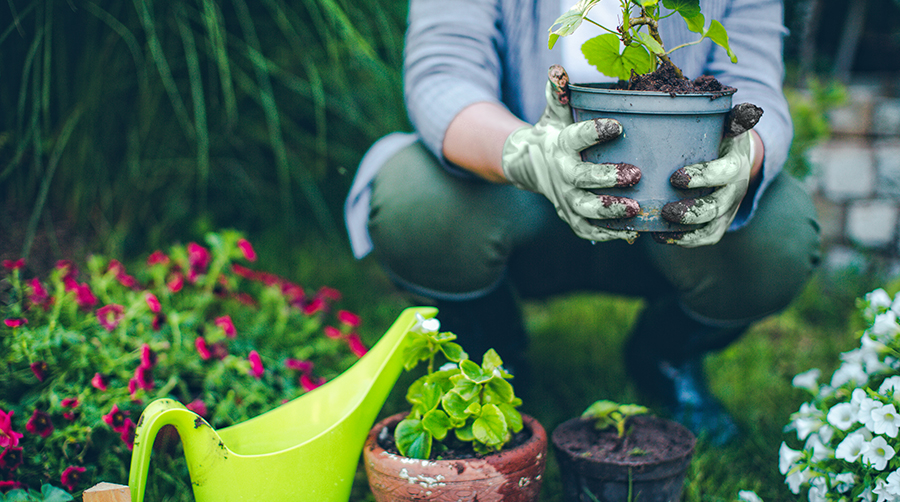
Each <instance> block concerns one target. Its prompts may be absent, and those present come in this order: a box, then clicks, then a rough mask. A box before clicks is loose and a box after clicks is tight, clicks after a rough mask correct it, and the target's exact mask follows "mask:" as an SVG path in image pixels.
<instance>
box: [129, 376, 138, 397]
mask: <svg viewBox="0 0 900 502" xmlns="http://www.w3.org/2000/svg"><path fill="white" fill-rule="evenodd" d="M137 390H138V381H137V378H131V379H130V380H128V393H129V394H131V399H134V395H135V394H137Z"/></svg>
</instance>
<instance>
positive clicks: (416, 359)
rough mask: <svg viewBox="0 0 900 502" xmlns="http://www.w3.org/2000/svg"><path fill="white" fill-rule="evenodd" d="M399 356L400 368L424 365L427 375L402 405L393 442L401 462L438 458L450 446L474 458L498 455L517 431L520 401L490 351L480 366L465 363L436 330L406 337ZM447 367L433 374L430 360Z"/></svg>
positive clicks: (465, 358) (445, 335)
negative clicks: (464, 448)
mask: <svg viewBox="0 0 900 502" xmlns="http://www.w3.org/2000/svg"><path fill="white" fill-rule="evenodd" d="M411 337H412V338H411V340H410V343H409V344H408V345H407V348H406V352H405V354H404V355H405V361H406V365H405V367H406V369H407V370H411V369H412V368H414V367H415V366H417V365H418V364H419V363H420V362H421V361H428V371H427V372H426V374H425V375H423V376H422V377H420V378H418V379H417V380H416V381H414V382H413V383H412V384H411V385H410V386H409V389H408V391H407V393H406V400H407V401H408V402H409V403H410V404H411V405H412V409H411V410H410V413H409V415H407V416H406V418H405V419H403V420H402V421H401V422H400V423H398V424H397V427H396V429H395V430H394V440H395V442H396V445H397V449H398V450H399V451H400V453H401V454H403V455H404V456H407V457H412V458H420V459H428V458H431V457H432V456H436V457H439V456H440V454H441V452H442V451H445V450H447V448H448V445H450V444H453V443H459V444H469V445H471V447H472V449H473V450H474V451H475V452H476V453H478V454H488V453H491V452H496V451H499V450H500V449H502V448H503V446H504V445H506V444H507V443H508V442H509V441H510V439H512V435H513V434H514V433H517V432H519V431H521V430H522V427H523V424H522V415H521V413H519V411H518V410H516V407H517V406H519V405H520V404H521V403H522V401H521V399H519V398H517V397H516V396H515V392H514V390H513V386H512V384H510V383H509V381H508V380H509V379H511V378H512V375H511V374H510V373H508V372H507V371H506V370H505V369H503V361H502V360H501V359H500V356H499V355H498V354H497V352H496V351H495V350H494V349H490V350H488V351H487V352H486V353H485V354H484V357H483V360H482V363H481V365H479V364H477V363H475V362H474V361H471V360H470V359H469V356H468V354H467V353H466V352H465V351H464V350H463V349H462V347H461V346H460V345H459V344H457V343H455V342H454V341H453V340H455V339H456V335H454V334H453V333H449V332H443V333H442V332H439V331H437V330H427V329H424V330H419V331H413V332H412V333H411ZM439 353H440V354H442V355H443V356H444V357H445V358H446V359H447V360H448V361H449V362H448V363H447V364H445V365H444V366H443V367H441V368H439V369H438V370H437V371H435V370H434V361H435V357H436V356H437V355H438V354H439Z"/></svg>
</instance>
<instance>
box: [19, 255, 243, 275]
mask: <svg viewBox="0 0 900 502" xmlns="http://www.w3.org/2000/svg"><path fill="white" fill-rule="evenodd" d="M251 261H252V260H251ZM24 266H25V258H19V259H18V260H3V268H5V269H6V270H9V271H10V272H12V271H13V270H19V269H20V268H22V267H24Z"/></svg>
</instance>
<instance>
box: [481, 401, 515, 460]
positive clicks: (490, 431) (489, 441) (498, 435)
mask: <svg viewBox="0 0 900 502" xmlns="http://www.w3.org/2000/svg"><path fill="white" fill-rule="evenodd" d="M472 433H473V434H474V435H475V439H476V440H478V441H479V442H481V443H484V444H485V445H487V446H490V447H493V448H494V449H497V448H499V447H500V446H501V445H502V444H503V443H505V442H506V441H507V439H508V437H509V430H508V429H507V426H506V417H504V416H503V413H502V412H501V411H500V409H499V408H498V407H497V406H496V405H493V404H486V405H484V406H483V407H482V408H481V416H480V417H478V418H476V419H475V422H474V423H472Z"/></svg>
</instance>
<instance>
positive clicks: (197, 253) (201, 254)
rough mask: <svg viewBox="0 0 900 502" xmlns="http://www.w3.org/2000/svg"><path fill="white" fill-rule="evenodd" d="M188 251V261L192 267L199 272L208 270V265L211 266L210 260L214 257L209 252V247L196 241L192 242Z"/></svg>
mask: <svg viewBox="0 0 900 502" xmlns="http://www.w3.org/2000/svg"><path fill="white" fill-rule="evenodd" d="M187 251H188V263H189V264H190V266H191V268H192V269H194V270H196V271H197V272H203V271H205V270H206V267H208V266H209V262H210V260H211V259H212V256H211V255H210V254H209V251H207V249H206V248H205V247H203V246H201V245H199V244H197V243H196V242H191V243H190V244H188V246H187Z"/></svg>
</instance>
